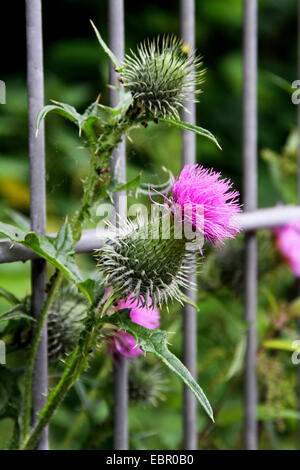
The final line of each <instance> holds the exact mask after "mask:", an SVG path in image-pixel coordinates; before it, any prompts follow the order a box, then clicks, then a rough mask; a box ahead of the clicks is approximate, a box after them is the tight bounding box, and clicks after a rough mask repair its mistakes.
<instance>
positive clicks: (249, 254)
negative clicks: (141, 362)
mask: <svg viewBox="0 0 300 470" xmlns="http://www.w3.org/2000/svg"><path fill="white" fill-rule="evenodd" d="M243 183H244V208H245V210H246V211H251V210H254V209H255V208H256V207H257V0H244V89H243ZM245 250H246V255H245V320H246V322H247V323H248V324H249V328H248V332H247V349H246V363H245V447H246V449H249V450H251V449H252V450H254V449H256V448H257V445H258V436H257V419H256V408H257V377H256V350H257V333H256V310H257V240H256V234H255V233H254V232H248V233H247V234H246V236H245Z"/></svg>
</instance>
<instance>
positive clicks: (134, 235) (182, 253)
mask: <svg viewBox="0 0 300 470" xmlns="http://www.w3.org/2000/svg"><path fill="white" fill-rule="evenodd" d="M170 222H171V223H170V227H166V226H165V224H164V223H162V219H159V218H158V219H157V220H154V221H152V222H151V223H146V224H145V225H141V224H139V225H138V226H134V225H133V224H132V223H130V222H128V221H127V223H126V229H124V233H121V234H119V235H118V236H117V237H116V238H113V239H112V240H110V241H109V242H108V243H106V244H104V245H103V247H102V248H100V250H98V251H97V256H98V266H99V268H100V270H101V271H102V272H103V274H104V276H105V277H106V282H107V285H108V286H112V287H113V289H114V291H115V293H116V294H117V295H118V296H119V298H120V299H128V297H130V296H132V298H133V299H136V300H138V303H139V305H141V306H147V305H149V301H150V299H152V304H153V306H159V307H161V306H162V304H163V303H167V302H168V301H169V300H178V301H179V302H180V301H181V297H182V292H181V288H182V287H185V288H189V287H191V285H190V283H189V281H188V274H189V273H190V272H191V266H192V263H193V260H194V255H193V253H191V252H189V251H187V248H186V240H185V239H184V238H181V239H177V238H175V237H174V227H173V225H172V224H173V219H172V217H171V218H170Z"/></svg>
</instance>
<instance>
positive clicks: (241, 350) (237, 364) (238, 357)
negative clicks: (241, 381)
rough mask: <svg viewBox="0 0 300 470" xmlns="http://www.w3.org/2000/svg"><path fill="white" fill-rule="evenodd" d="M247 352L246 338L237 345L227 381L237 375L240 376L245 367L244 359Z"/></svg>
mask: <svg viewBox="0 0 300 470" xmlns="http://www.w3.org/2000/svg"><path fill="white" fill-rule="evenodd" d="M245 351H246V338H245V337H244V338H242V339H241V341H240V342H239V343H238V344H237V346H236V349H235V352H234V355H233V359H232V362H231V364H230V367H229V370H228V372H227V375H226V380H230V379H232V377H234V376H235V375H237V374H239V373H240V372H241V371H242V369H243V366H244V358H245Z"/></svg>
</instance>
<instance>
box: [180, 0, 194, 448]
mask: <svg viewBox="0 0 300 470" xmlns="http://www.w3.org/2000/svg"><path fill="white" fill-rule="evenodd" d="M180 23H181V37H182V40H183V41H184V42H185V43H188V44H189V46H190V48H191V50H193V49H194V48H195V1H194V0H181V1H180ZM185 106H186V108H187V110H188V112H186V111H183V113H182V117H183V120H185V121H187V122H189V123H191V124H195V123H196V106H195V103H191V102H189V103H186V105H185ZM195 162H196V137H195V134H194V133H193V132H189V131H185V130H183V131H182V165H185V164H186V163H190V164H194V163H195ZM191 281H192V282H196V276H194V275H193V276H191ZM186 295H188V296H189V297H190V298H191V300H192V301H193V302H194V303H196V301H197V292H196V291H189V292H186ZM183 361H184V363H185V365H186V366H187V368H188V369H189V370H190V372H191V374H192V375H193V376H194V377H196V375H197V317H196V311H195V309H194V308H193V307H192V306H191V305H187V304H186V305H185V306H184V308H183ZM197 441H198V439H197V401H196V399H195V397H194V395H193V394H192V393H191V391H190V390H189V389H188V388H187V387H186V386H184V389H183V442H184V448H185V449H187V450H193V449H194V450H196V449H197Z"/></svg>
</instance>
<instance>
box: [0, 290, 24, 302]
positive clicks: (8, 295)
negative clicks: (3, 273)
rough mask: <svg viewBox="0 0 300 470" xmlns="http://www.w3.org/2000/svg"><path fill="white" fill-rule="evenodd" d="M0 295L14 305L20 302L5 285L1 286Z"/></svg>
mask: <svg viewBox="0 0 300 470" xmlns="http://www.w3.org/2000/svg"><path fill="white" fill-rule="evenodd" d="M0 296H1V297H3V298H4V299H6V300H7V301H8V302H10V303H11V304H13V305H16V304H19V303H20V300H19V299H18V298H17V297H16V296H15V295H14V294H12V293H11V292H9V291H8V290H6V289H4V288H3V287H0Z"/></svg>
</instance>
